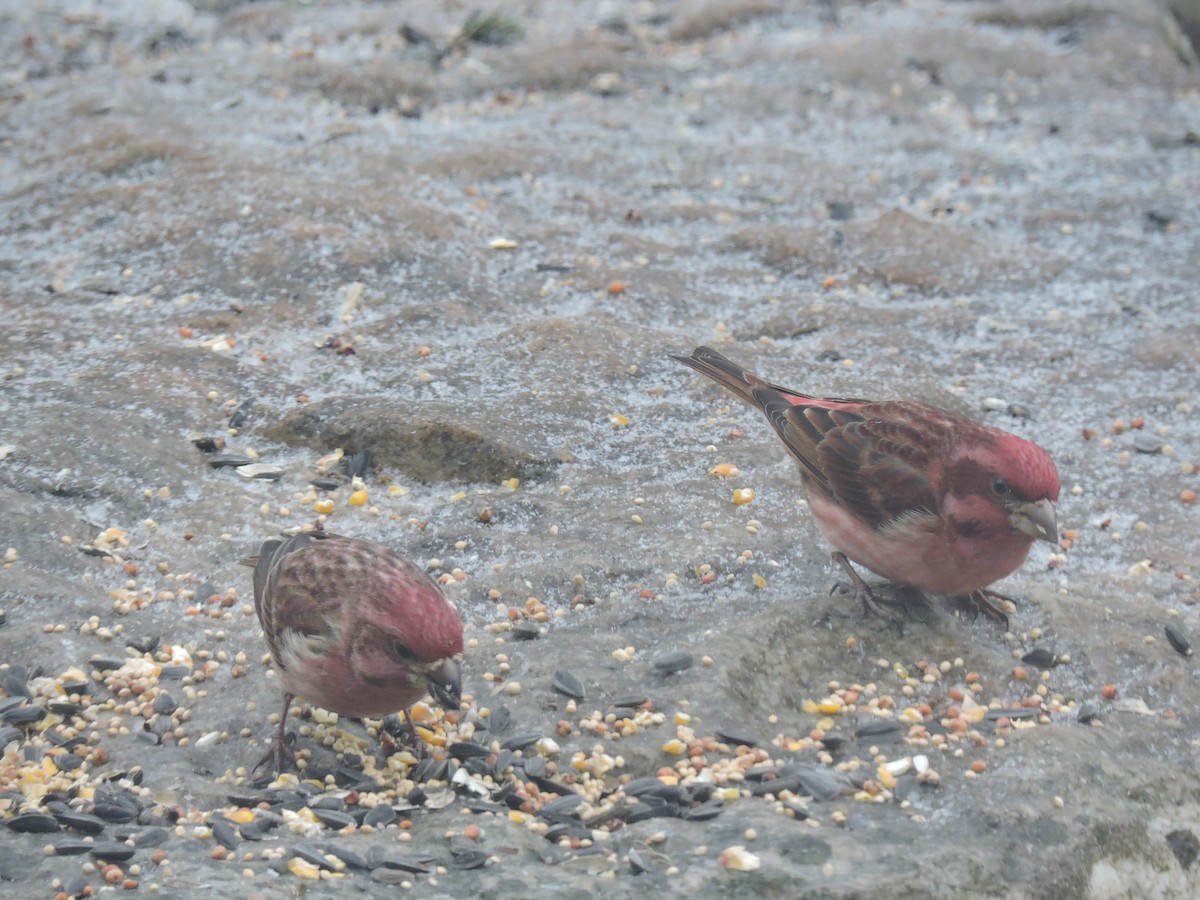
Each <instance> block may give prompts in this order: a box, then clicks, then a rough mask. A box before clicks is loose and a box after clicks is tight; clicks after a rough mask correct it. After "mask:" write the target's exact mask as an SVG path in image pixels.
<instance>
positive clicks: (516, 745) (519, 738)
mask: <svg viewBox="0 0 1200 900" xmlns="http://www.w3.org/2000/svg"><path fill="white" fill-rule="evenodd" d="M541 739H542V736H541V735H540V734H514V735H513V736H512V737H510V738H509V739H508V740H506V741H505V742H504V743H503V744H501V745H500V746H501V748H502V749H504V750H528V749H529V748H530V747H532V746H533V745H534V744H536V743H537V742H538V741H540V740H541Z"/></svg>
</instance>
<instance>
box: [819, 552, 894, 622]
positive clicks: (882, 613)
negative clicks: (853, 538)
mask: <svg viewBox="0 0 1200 900" xmlns="http://www.w3.org/2000/svg"><path fill="white" fill-rule="evenodd" d="M833 561H834V562H836V563H837V564H838V565H839V566H841V567H842V569H843V570H844V571H845V573H846V575H848V576H849V578H850V581H848V582H846V581H839V582H837V583H836V584H834V586H833V588H832V589H831V590H830V592H829V593H830V594H833V593H834V592H835V591H836V592H837V593H839V594H843V595H846V594H853V595H854V599H855V600H857V601H858V608H859V611H860V612H861V617H862V618H863V619H866V618H867V616H869V615H874V616H878V617H879V618H880V619H883V621H884V622H887V623H888V624H891V625H895V626H896V630H897V632H899V634H900V635H903V634H904V622H903V620H902V619H901V617H900V614H899V613H898V612H896V610H895V608H894V607H896V606H897V605H902V604H903V600H902V599H901V598H899V597H897V596H895V595H893V596H892V597H891V598H888V597H886V596H884V595H883V594H880V593H877V592H876V591H874V590H872V588H871V586H870V585H869V584H867V583H866V582H865V581H863V580H862V576H860V575H859V574H858V573H857V572H855V571H854V567H853V566H851V565H850V560H849V559H848V558H847V556H846V554H844V553H834V554H833ZM889 607H891V608H889Z"/></svg>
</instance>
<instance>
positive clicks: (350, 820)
mask: <svg viewBox="0 0 1200 900" xmlns="http://www.w3.org/2000/svg"><path fill="white" fill-rule="evenodd" d="M313 815H314V816H316V817H317V819H318V820H319V821H320V822H321V824H322V825H324V826H325V827H326V828H332V829H333V830H334V831H339V830H341V829H343V828H349V827H350V826H351V825H354V824H355V821H354V816H352V815H350V814H348V813H344V812H339V811H338V810H336V809H321V808H320V807H318V808H317V809H314V810H313Z"/></svg>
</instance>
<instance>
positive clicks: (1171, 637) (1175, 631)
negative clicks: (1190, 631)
mask: <svg viewBox="0 0 1200 900" xmlns="http://www.w3.org/2000/svg"><path fill="white" fill-rule="evenodd" d="M1163 630H1164V631H1165V632H1166V633H1167V641H1168V642H1169V643H1170V644H1171V646H1172V647H1173V648H1174V649H1175V652H1176V653H1179V654H1180V655H1182V656H1191V655H1192V644H1191V642H1190V641H1189V640H1188V636H1187V632H1186V631H1184V630H1183V628H1182V627H1181V626H1179V625H1176V624H1175V623H1174V622H1171V623H1169V624H1167V626H1166V627H1165V628H1164V629H1163Z"/></svg>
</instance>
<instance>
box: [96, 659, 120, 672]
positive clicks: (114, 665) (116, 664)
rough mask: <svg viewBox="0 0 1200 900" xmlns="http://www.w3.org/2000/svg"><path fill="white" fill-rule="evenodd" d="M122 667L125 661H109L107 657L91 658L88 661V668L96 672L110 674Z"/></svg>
mask: <svg viewBox="0 0 1200 900" xmlns="http://www.w3.org/2000/svg"><path fill="white" fill-rule="evenodd" d="M123 665H125V660H123V659H111V658H109V657H107V656H93V657H92V658H91V659H89V660H88V668H90V669H95V670H96V671H97V672H111V671H112V670H113V669H119V668H121V666H123Z"/></svg>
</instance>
